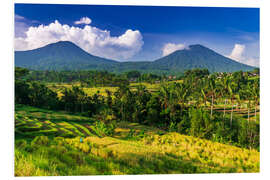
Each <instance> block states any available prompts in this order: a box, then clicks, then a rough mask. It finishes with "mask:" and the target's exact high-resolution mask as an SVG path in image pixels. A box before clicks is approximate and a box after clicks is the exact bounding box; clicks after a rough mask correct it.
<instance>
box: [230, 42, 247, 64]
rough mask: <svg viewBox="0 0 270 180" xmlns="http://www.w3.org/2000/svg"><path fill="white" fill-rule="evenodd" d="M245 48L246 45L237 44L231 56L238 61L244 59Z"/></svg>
mask: <svg viewBox="0 0 270 180" xmlns="http://www.w3.org/2000/svg"><path fill="white" fill-rule="evenodd" d="M245 48H246V46H245V45H242V44H235V45H234V48H233V50H232V52H231V54H230V56H229V57H230V58H231V59H234V60H237V61H243V60H244V57H243V53H244V51H245Z"/></svg>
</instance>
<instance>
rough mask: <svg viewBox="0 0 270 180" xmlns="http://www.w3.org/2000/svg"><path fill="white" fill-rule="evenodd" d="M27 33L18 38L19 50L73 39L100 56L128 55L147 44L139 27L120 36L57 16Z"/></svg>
mask: <svg viewBox="0 0 270 180" xmlns="http://www.w3.org/2000/svg"><path fill="white" fill-rule="evenodd" d="M25 34H26V37H18V38H15V50H31V49H36V48H39V47H42V46H45V45H48V44H50V43H55V42H58V41H71V42H73V43H75V44H76V45H78V46H79V47H81V48H82V49H83V50H85V51H87V52H89V53H91V54H93V55H96V56H100V57H105V58H112V59H128V58H131V57H132V56H134V55H135V54H136V53H138V52H139V51H140V50H141V48H142V45H143V44H144V42H143V37H142V35H141V33H140V31H138V30H130V29H128V30H127V31H126V32H125V33H124V34H122V35H120V36H111V35H110V31H107V30H101V29H99V28H96V27H92V26H90V25H85V26H84V27H83V28H80V27H74V26H69V25H66V24H64V25H63V24H61V23H59V22H58V21H57V20H56V21H55V22H53V23H51V24H49V25H39V26H37V27H34V26H31V27H29V29H28V30H27V31H26V32H25Z"/></svg>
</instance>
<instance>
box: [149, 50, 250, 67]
mask: <svg viewBox="0 0 270 180" xmlns="http://www.w3.org/2000/svg"><path fill="white" fill-rule="evenodd" d="M153 64H154V66H157V67H164V68H167V69H169V70H171V71H184V70H187V69H193V68H202V69H204V68H207V69H208V70H209V71H210V72H234V71H239V70H242V71H249V70H252V69H254V67H251V66H248V65H245V64H241V63H238V62H236V61H234V60H232V59H229V58H227V57H224V56H222V55H220V54H218V53H216V52H215V51H213V50H211V49H209V48H206V47H204V46H202V45H191V46H189V48H188V49H184V50H178V51H175V52H173V53H172V54H169V55H168V56H165V57H162V58H160V59H158V60H156V61H154V62H153Z"/></svg>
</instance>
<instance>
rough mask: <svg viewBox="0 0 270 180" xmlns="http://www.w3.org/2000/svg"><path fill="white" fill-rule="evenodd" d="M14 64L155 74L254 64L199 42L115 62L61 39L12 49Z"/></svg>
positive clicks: (245, 67)
mask: <svg viewBox="0 0 270 180" xmlns="http://www.w3.org/2000/svg"><path fill="white" fill-rule="evenodd" d="M15 65H16V66H19V67H26V68H30V69H35V70H86V69H87V70H108V71H110V72H116V73H120V72H126V71H130V70H138V71H141V72H151V73H156V74H163V73H165V74H175V73H183V72H184V71H185V70H188V69H193V68H207V69H208V70H209V71H210V72H234V71H239V70H243V71H248V70H252V69H253V68H254V67H251V66H248V65H245V64H241V63H238V62H236V61H234V60H232V59H229V58H227V57H224V56H222V55H220V54H218V53H216V52H214V51H213V50H211V49H208V48H206V47H204V46H202V45H191V46H190V47H189V49H184V50H178V51H175V52H174V53H172V54H169V55H168V56H165V57H162V58H160V59H157V60H155V61H152V62H150V61H148V62H147V61H141V62H117V61H114V60H109V59H104V58H100V57H97V56H93V55H91V54H89V53H87V52H85V51H84V50H82V49H81V48H79V47H78V46H76V45H75V44H73V43H72V42H68V41H60V42H57V43H53V44H49V45H47V46H45V47H42V48H38V49H34V50H29V51H16V52H15Z"/></svg>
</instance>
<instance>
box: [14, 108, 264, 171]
mask: <svg viewBox="0 0 270 180" xmlns="http://www.w3.org/2000/svg"><path fill="white" fill-rule="evenodd" d="M116 126H117V128H111V127H110V126H104V125H101V124H99V123H94V121H93V119H91V118H87V117H83V116H78V115H70V114H67V113H65V112H57V111H49V110H44V109H39V108H34V107H30V106H22V105H16V114H15V134H16V140H15V175H16V176H40V175H47V176H49V175H54V176H58V175H96V174H99V175H101V174H107V175H109V174H153V173H154V174H168V173H169V174H176V173H178V174H180V173H217V172H223V173H225V172H259V152H257V151H256V150H248V149H243V148H238V147H235V146H231V145H224V144H220V143H216V142H212V141H208V140H204V139H199V138H195V137H192V136H186V135H181V134H179V133H166V132H165V131H163V130H160V129H158V128H154V127H150V126H145V125H140V124H138V123H129V122H117V124H116ZM36 136H37V138H35V137H36ZM80 137H83V139H80Z"/></svg>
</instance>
